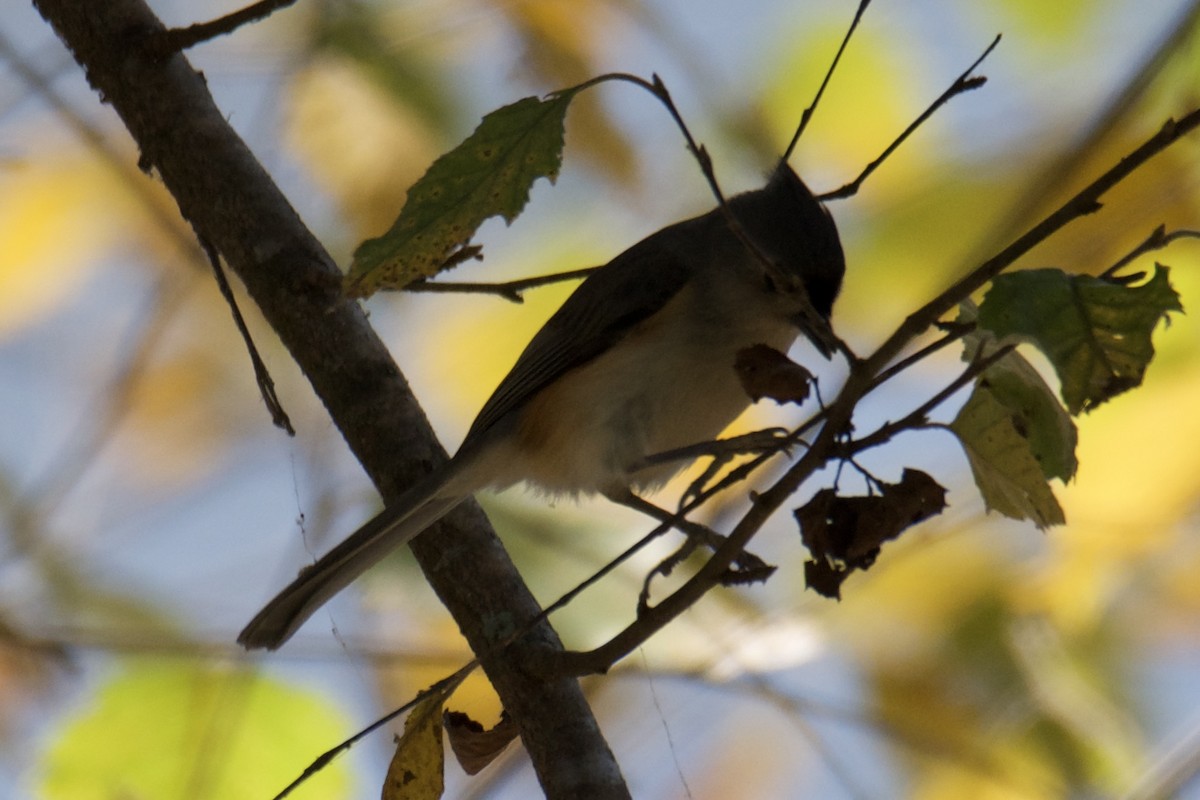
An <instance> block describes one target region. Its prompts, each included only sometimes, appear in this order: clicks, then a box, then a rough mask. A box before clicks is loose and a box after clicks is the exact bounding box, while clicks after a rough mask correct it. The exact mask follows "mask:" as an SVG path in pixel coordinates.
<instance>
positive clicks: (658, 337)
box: [238, 159, 845, 650]
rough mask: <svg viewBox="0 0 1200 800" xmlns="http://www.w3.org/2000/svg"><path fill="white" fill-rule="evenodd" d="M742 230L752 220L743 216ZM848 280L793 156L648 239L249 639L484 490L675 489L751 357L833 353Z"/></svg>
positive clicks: (829, 222)
mask: <svg viewBox="0 0 1200 800" xmlns="http://www.w3.org/2000/svg"><path fill="white" fill-rule="evenodd" d="M731 218H732V219H733V220H736V224H735V223H733V222H731ZM844 274H845V256H844V253H843V250H842V246H841V241H840V239H839V236H838V232H837V227H836V225H835V224H834V220H833V217H832V215H831V214H830V213H829V211H828V209H826V208H825V206H824V205H822V204H821V202H820V201H819V200H818V199H817V198H816V197H815V196H814V195H813V193H812V192H811V191H810V190H809V189H808V187H807V186H806V185H805V184H804V182H803V181H802V180H801V179H800V178H799V176H798V175H797V174H796V173H795V171H794V170H793V169H792V168H791V166H790V165H789V164H788V163H787V161H786V159H784V160H781V161H780V162H779V164H778V165H777V166H776V167H775V168H774V169H773V170H772V171H771V173H770V175H769V177H768V180H767V183H766V185H765V186H764V187H763V188H761V189H757V190H753V191H748V192H744V193H742V194H738V195H735V196H733V197H731V198H729V199H728V201H727V202H726V203H725V206H724V207H722V206H721V205H720V204H718V206H717V207H716V208H714V209H713V210H711V211H709V212H708V213H706V214H703V215H701V216H698V217H694V218H691V219H687V220H684V221H682V222H677V223H675V224H673V225H669V226H667V227H665V228H662V229H661V230H658V231H656V232H655V233H653V234H651V235H649V236H647V237H646V238H644V239H642V240H641V241H639V242H637V243H636V244H634V245H633V246H632V247H629V248H628V249H626V250H625V251H624V252H622V253H620V254H619V255H617V256H616V257H615V258H613V259H612V260H611V261H609V262H608V263H607V264H605V265H604V266H602V267H599V268H598V269H596V270H595V271H594V272H592V273H590V274H589V275H588V276H587V278H586V279H585V280H584V281H583V282H582V283H580V285H579V286H578V287H576V289H575V291H574V292H572V294H571V295H570V296H569V297H568V298H567V299H566V300H565V301H564V302H563V304H562V306H561V307H559V309H558V310H557V311H556V312H555V313H554V314H553V315H552V316H551V317H550V318H549V319H548V320H547V321H546V323H545V324H544V325H543V326H542V328H541V329H540V330H539V331H538V332H537V333H536V334H535V335H534V336H533V338H532V340H530V342H529V344H528V345H527V346H526V347H525V349H524V351H523V352H522V353H521V355H520V356H519V357H518V358H517V361H516V363H515V364H514V365H513V367H512V370H511V371H510V372H509V373H508V375H507V376H506V377H505V378H504V379H503V380H501V382H500V384H499V385H498V386H497V387H496V389H495V391H494V392H493V393H492V395H491V397H490V399H488V401H487V402H486V403H485V404H484V406H483V408H482V410H481V411H480V412H479V415H478V416H477V417H476V418H475V421H474V423H473V424H472V425H471V427H470V429H469V430H468V432H467V434H466V437H465V438H464V439H463V442H462V445H461V446H460V447H459V449H458V451H457V452H456V453H455V454H454V456H453V457H452V458H450V459H449V460H448V461H447V462H445V463H444V464H443V465H442V466H440V467H437V468H435V469H434V470H433V471H432V472H430V473H429V474H428V475H427V476H426V477H424V478H422V479H420V480H418V481H417V483H416V484H415V485H413V486H412V487H411V488H409V489H407V490H406V491H405V492H403V493H402V494H401V495H400V496H399V497H398V498H397V499H396V500H395V501H393V502H392V503H389V504H388V505H387V506H385V507H384V509H383V510H382V511H380V512H379V514H378V515H376V516H375V517H374V518H372V519H371V520H369V521H368V522H367V523H365V524H364V525H363V526H362V527H360V528H359V529H358V530H356V531H355V532H354V533H352V534H351V535H350V536H348V537H347V538H346V539H344V540H343V541H342V542H341V543H339V544H337V545H336V546H334V547H333V549H332V550H330V551H329V552H328V553H327V554H325V555H324V556H322V557H321V558H320V559H318V560H317V561H316V562H315V563H314V564H312V565H310V566H308V567H306V568H304V569H303V570H302V571H301V572H300V574H299V575H298V576H297V577H296V578H295V580H293V581H292V582H291V583H290V584H289V585H288V586H287V587H285V588H284V589H283V590H282V591H281V592H279V594H277V595H276V596H275V597H274V599H272V600H271V601H270V602H268V603H267V604H266V605H265V606H264V607H263V609H262V610H261V611H260V612H259V613H258V614H257V615H256V616H255V617H254V618H253V619H252V620H251V621H250V623H249V624H248V625H246V627H245V628H244V629H243V630H242V632H241V634H240V635H239V637H238V642H239V643H240V644H241V645H243V646H244V647H246V648H247V649H258V648H266V649H270V650H274V649H276V648H278V647H280V646H281V645H282V644H283V643H284V642H286V641H287V640H288V639H289V638H290V637H291V636H292V634H293V633H295V631H296V630H297V629H298V628H299V627H300V626H301V624H303V623H304V621H305V620H307V619H308V618H309V617H310V616H311V615H312V614H313V613H314V612H315V611H316V610H317V609H318V608H320V607H321V606H322V605H323V604H324V603H325V602H327V601H328V600H329V599H330V598H331V597H333V595H335V594H336V593H337V592H339V591H341V590H342V589H343V588H344V587H346V586H347V585H349V584H350V583H351V582H352V581H353V580H355V579H356V578H357V577H358V576H359V575H361V574H362V573H363V572H365V571H366V570H367V569H368V568H369V567H371V566H372V565H374V564H375V563H376V562H378V561H379V560H380V559H382V558H383V557H384V556H385V555H387V554H388V553H389V552H391V551H392V550H394V549H395V548H397V547H400V546H401V545H403V544H405V543H407V542H409V541H410V540H411V539H413V538H414V537H416V536H417V535H418V534H420V533H421V532H422V531H424V530H425V529H426V528H428V527H429V526H430V525H432V524H433V523H435V522H436V521H437V520H439V519H440V518H441V517H443V516H444V515H445V514H447V513H449V512H450V510H451V509H453V508H454V507H455V506H457V505H458V504H459V503H461V502H463V501H464V500H466V499H467V498H468V497H471V496H472V495H474V494H475V493H476V492H478V491H480V490H483V489H493V490H500V489H504V488H507V487H509V486H512V485H514V484H517V483H520V482H524V483H526V484H527V485H529V486H531V487H533V488H535V489H537V490H540V491H542V492H544V493H546V494H547V495H551V496H587V495H593V494H602V495H606V496H610V497H612V496H617V495H620V494H621V493H623V492H624V493H628V492H629V491H648V490H653V489H655V488H658V487H660V486H662V485H663V484H664V483H665V482H666V481H667V480H669V479H670V478H671V477H672V476H673V475H674V474H676V473H677V472H678V471H680V470H681V469H683V468H684V467H685V466H686V465H687V461H667V462H664V461H662V460H661V459H654V458H653V457H654V456H656V455H659V454H663V453H670V452H671V451H674V450H678V449H680V448H684V447H688V446H690V445H696V444H698V443H703V442H711V441H712V440H714V439H716V437H717V436H718V435H719V434H720V433H721V431H722V430H724V429H725V428H726V427H727V426H728V425H729V424H730V423H731V422H733V420H734V419H736V418H737V417H738V416H739V415H740V414H741V413H742V412H743V411H744V410H745V409H746V408H747V407H748V406H749V405H750V404H751V402H752V401H751V399H750V397H749V395H748V394H747V393H746V391H745V389H744V388H743V386H742V383H741V381H740V380H739V378H738V375H737V374H736V372H735V370H734V362H735V360H736V358H737V355H738V353H739V352H741V351H743V350H745V349H747V348H750V347H753V346H755V345H767V346H769V347H772V348H774V349H776V350H780V351H784V352H786V351H787V350H788V348H789V347H790V346H791V345H792V344H793V343H794V342H795V341H796V340H797V339H798V338H799V336H800V335H801V333H805V334H806V335H808V337H809V338H810V339H812V340H813V342H814V344H816V345H817V347H818V349H819V350H820V351H821V352H822V354H823V355H825V356H826V357H829V356H830V355H831V352H830V350H829V347H828V345H827V344H824V343H823V342H824V341H825V340H824V339H822V338H821V337H819V336H817V335H816V334H815V333H814V331H813V330H812V324H811V322H810V320H811V319H812V316H811V315H812V312H813V311H815V312H816V314H818V315H820V317H821V318H822V320H824V321H825V322H827V321H828V320H829V318H830V315H831V313H832V309H833V303H834V300H835V299H836V298H837V295H838V293H839V291H840V289H841V285H842V279H843V276H844Z"/></svg>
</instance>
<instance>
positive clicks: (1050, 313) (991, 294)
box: [979, 265, 1183, 414]
mask: <svg viewBox="0 0 1200 800" xmlns="http://www.w3.org/2000/svg"><path fill="white" fill-rule="evenodd" d="M1168 271H1169V270H1168V269H1167V268H1166V267H1163V266H1161V265H1159V266H1156V268H1155V271H1154V276H1153V277H1152V278H1151V279H1150V280H1148V281H1146V282H1145V283H1143V284H1141V285H1140V286H1130V285H1129V284H1128V282H1127V281H1122V280H1117V279H1111V278H1093V277H1090V276H1087V275H1068V274H1066V273H1065V272H1063V271H1061V270H1057V269H1039V270H1026V271H1022V272H1014V273H1010V274H1007V275H1001V276H999V277H997V278H996V280H995V281H993V283H992V288H991V289H990V290H989V291H988V293H987V296H986V297H984V299H983V303H981V304H980V307H979V325H980V326H981V327H983V328H985V329H987V330H989V331H991V332H992V333H994V334H995V335H996V337H997V338H999V339H1004V338H1005V337H1009V336H1013V337H1017V338H1020V339H1024V340H1029V341H1032V342H1033V343H1034V344H1036V345H1037V346H1038V348H1040V349H1041V350H1042V352H1044V353H1045V354H1046V356H1047V357H1048V358H1049V359H1050V363H1051V364H1053V365H1054V369H1055V371H1056V372H1057V373H1058V378H1059V381H1060V382H1061V384H1062V397H1063V401H1064V402H1065V403H1066V405H1067V409H1068V410H1069V411H1070V412H1071V413H1072V414H1078V413H1080V412H1081V411H1090V410H1091V409H1093V408H1095V407H1096V406H1098V405H1100V404H1101V403H1103V402H1104V401H1106V400H1108V399H1110V398H1112V397H1115V396H1116V395H1118V394H1121V393H1122V392H1125V391H1128V390H1129V389H1132V388H1134V387H1136V386H1138V385H1140V384H1141V382H1142V376H1143V374H1144V373H1145V371H1146V367H1147V366H1148V365H1149V363H1150V360H1151V359H1152V358H1153V357H1154V346H1153V344H1152V343H1151V339H1150V336H1151V334H1152V333H1153V332H1154V328H1155V327H1156V326H1157V325H1158V322H1159V320H1161V319H1164V318H1168V317H1167V314H1168V312H1171V311H1183V306H1182V305H1180V302H1179V295H1178V294H1176V293H1175V290H1174V289H1172V288H1171V284H1170V282H1169V281H1168V279H1167V274H1168Z"/></svg>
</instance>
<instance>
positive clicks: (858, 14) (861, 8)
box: [783, 0, 871, 161]
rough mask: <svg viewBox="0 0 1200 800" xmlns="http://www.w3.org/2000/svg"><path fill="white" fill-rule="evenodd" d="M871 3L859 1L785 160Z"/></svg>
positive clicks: (786, 157) (788, 148)
mask: <svg viewBox="0 0 1200 800" xmlns="http://www.w3.org/2000/svg"><path fill="white" fill-rule="evenodd" d="M869 5H871V0H861V2H859V4H858V10H857V11H855V12H854V19H852V20H850V27H849V28H848V29H847V30H846V35H845V36H843V37H842V43H841V44H840V45H838V49H837V53H835V54H834V56H833V60H832V61H830V62H829V69H827V70H825V77H824V78H823V79H822V80H821V85H820V87H818V88H817V93H816V94H815V95H813V99H812V102H811V103H809V105H808V108H806V109H804V111H803V112H802V113H801V114H800V124H799V125H797V126H796V132H795V133H793V134H792V140H791V141H790V142H788V146H787V148H786V149H785V150H784V151H783V160H784V161H787V160H788V159H789V158H791V157H792V151H793V150H795V149H796V143H797V142H799V141H800V137H801V136H803V135H804V130H805V128H807V127H808V122H809V120H811V119H812V115H813V113H814V112H815V111H816V110H817V105H818V104H819V103H820V102H821V97H822V96H823V95H824V94H825V87H827V86H828V85H829V80H830V79H831V78H832V77H833V72H834V70H836V69H837V65H838V63H839V62H840V61H841V60H842V53H844V52H846V45H848V44H850V37H852V36H853V35H854V31H855V30H857V28H858V23H859V22H860V21H861V20H862V16H863V13H864V12H866V10H867V6H869Z"/></svg>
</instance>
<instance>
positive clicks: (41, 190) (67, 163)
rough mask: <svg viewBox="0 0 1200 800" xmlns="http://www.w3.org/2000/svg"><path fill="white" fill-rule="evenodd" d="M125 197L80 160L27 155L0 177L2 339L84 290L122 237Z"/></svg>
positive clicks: (92, 162)
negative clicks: (85, 282)
mask: <svg viewBox="0 0 1200 800" xmlns="http://www.w3.org/2000/svg"><path fill="white" fill-rule="evenodd" d="M126 194H127V193H126V190H125V187H124V186H123V185H122V184H121V183H120V182H119V181H117V180H115V179H114V175H113V173H112V171H111V170H110V169H108V168H107V167H105V166H103V165H101V164H100V163H99V162H97V161H96V159H95V158H93V157H91V155H90V154H88V153H84V152H78V151H76V152H72V151H67V152H58V153H56V154H55V156H54V157H53V158H50V157H49V154H46V153H37V152H31V153H29V158H28V160H26V161H23V162H20V163H18V164H16V165H13V166H9V167H8V168H7V169H4V170H0V337H5V336H8V335H11V334H12V333H13V332H14V331H17V330H19V329H21V328H23V327H25V326H27V325H30V324H33V323H34V322H36V321H38V320H39V319H41V318H42V317H43V316H44V315H46V314H48V313H50V312H52V311H53V310H54V309H55V308H57V307H58V305H59V304H61V303H63V302H64V301H65V300H66V299H67V298H69V297H70V296H71V294H72V293H73V292H76V291H78V290H79V289H80V288H81V285H82V283H83V281H84V280H85V279H86V278H87V276H88V275H89V274H90V273H91V270H92V269H93V268H94V267H95V266H96V264H97V263H98V262H99V257H100V256H102V255H103V254H104V253H106V252H108V251H109V249H110V248H111V247H112V246H113V245H114V244H115V243H117V242H118V241H120V240H121V237H122V234H123V233H124V232H126V231H125V230H123V226H122V222H125V224H127V217H126V215H124V214H123V213H122V206H125V205H126ZM126 210H128V209H127V208H126Z"/></svg>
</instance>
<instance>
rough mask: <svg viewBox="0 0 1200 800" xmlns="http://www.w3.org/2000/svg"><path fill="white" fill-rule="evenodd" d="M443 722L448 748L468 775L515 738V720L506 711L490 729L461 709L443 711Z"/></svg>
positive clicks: (481, 767)
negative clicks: (448, 743) (486, 728)
mask: <svg viewBox="0 0 1200 800" xmlns="http://www.w3.org/2000/svg"><path fill="white" fill-rule="evenodd" d="M442 725H443V727H445V729H446V735H447V736H448V737H449V738H450V749H451V750H453V751H454V757H455V758H457V759H458V763H459V766H461V767H462V768H463V772H465V773H467V774H468V775H474V774H475V773H477V772H479V771H480V770H482V769H483V768H484V767H486V766H487V765H488V764H490V763H492V761H494V760H495V759H496V757H497V756H499V755H500V754H501V753H503V752H504V748H506V747H508V743H509V742H511V741H512V740H513V739H515V738H517V733H518V732H519V731H518V730H517V724H516V723H515V722H513V720H512V717H510V716H509V715H508V712H507V711H505V712H504V713H503V714H501V715H500V721H499V722H497V723H496V725H495V727H493V728H491V729H490V730H484V727H483V726H482V725H480V724H479V723H478V722H476V721H475V720H473V719H471V718H470V717H469V716H467V715H466V714H464V713H462V712H461V711H443V712H442Z"/></svg>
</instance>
